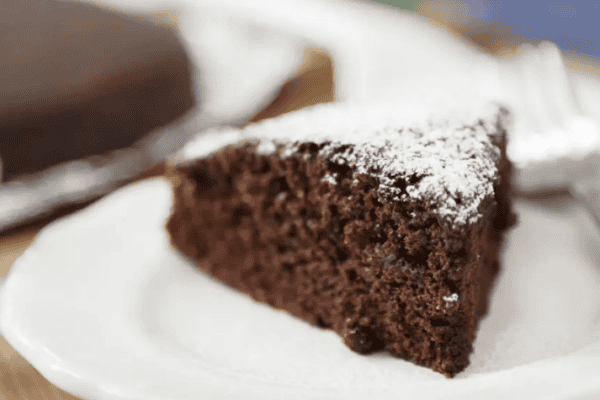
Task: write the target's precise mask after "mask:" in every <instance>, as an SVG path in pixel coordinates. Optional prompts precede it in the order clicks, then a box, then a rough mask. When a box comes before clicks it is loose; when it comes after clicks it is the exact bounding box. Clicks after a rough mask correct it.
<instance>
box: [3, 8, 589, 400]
mask: <svg viewBox="0 0 600 400" xmlns="http://www.w3.org/2000/svg"><path fill="white" fill-rule="evenodd" d="M349 1H352V0H349ZM26 3H27V4H34V3H31V2H27V1H24V2H22V4H26ZM200 3H202V4H203V5H205V6H206V9H203V8H202V6H199V5H198V6H196V8H194V7H192V9H193V11H194V13H196V14H194V15H198V17H199V18H200V17H201V16H202V13H203V12H204V11H206V15H208V16H210V18H211V20H213V22H214V23H213V24H212V25H211V24H209V23H207V24H206V25H203V24H202V23H199V22H198V23H196V21H194V20H191V21H190V18H189V15H188V18H187V19H186V16H185V14H184V13H185V12H186V10H187V8H186V4H185V2H184V3H172V4H171V3H169V2H164V1H156V2H152V1H148V2H143V3H142V2H137V1H135V0H128V1H119V2H117V1H114V2H113V1H100V0H98V1H97V2H95V3H94V4H100V5H101V8H103V9H104V8H106V9H119V10H121V12H126V13H129V15H131V18H133V19H135V20H136V21H142V22H141V24H142V25H140V26H141V27H144V28H143V29H150V28H148V27H152V26H155V27H161V29H162V30H160V32H159V33H156V34H158V35H162V36H161V37H165V38H166V37H167V36H168V35H172V36H173V37H174V38H176V39H173V40H174V41H171V42H169V41H170V40H171V39H165V43H167V42H168V43H171V44H172V45H173V46H176V45H175V42H176V41H177V40H179V41H180V44H181V43H182V44H183V45H182V46H183V48H185V50H186V51H187V52H188V53H189V58H190V60H191V62H192V63H193V64H194V63H195V64H199V65H200V68H199V72H197V71H196V72H195V70H193V68H192V70H191V71H188V72H187V73H188V74H189V75H190V76H189V77H187V78H184V79H183V80H184V81H186V79H187V81H186V82H187V83H186V84H187V85H188V88H187V89H185V90H186V91H187V92H186V93H187V94H186V96H187V100H186V102H184V103H185V104H183V103H182V105H181V107H180V108H179V109H177V110H175V111H173V113H172V115H171V114H170V115H169V116H166V117H165V118H164V119H162V120H156V121H155V122H154V123H153V124H149V125H148V126H147V127H146V128H145V130H139V131H136V133H135V134H132V137H131V138H130V140H129V142H128V143H122V142H119V143H117V144H115V143H110V140H108V139H107V140H106V142H103V140H102V136H100V138H99V140H98V141H97V145H96V146H95V147H94V148H93V151H92V152H90V151H87V150H86V151H87V152H86V151H82V152H81V154H77V155H75V156H73V157H71V158H72V159H69V156H65V157H63V158H62V159H57V161H56V162H49V163H48V164H40V165H39V167H38V168H32V167H31V165H29V164H27V165H22V166H20V167H18V166H15V165H16V164H15V165H11V166H10V168H8V169H7V167H6V166H5V171H6V170H9V171H10V174H8V175H7V174H6V173H5V182H4V183H3V184H2V185H1V186H0V229H1V230H2V232H3V233H2V234H1V235H0V276H5V275H6V274H7V273H8V271H9V269H10V266H11V264H12V262H13V261H14V260H15V259H16V258H17V257H18V256H19V255H21V254H22V253H23V251H24V250H25V249H26V248H27V247H28V246H29V245H30V244H31V242H32V241H33V240H34V239H35V235H36V233H37V232H38V231H39V230H40V229H41V228H43V227H44V226H45V225H46V224H48V223H50V222H51V221H53V220H55V219H57V218H61V217H63V216H65V215H69V214H71V213H73V212H74V211H77V210H79V209H81V208H83V207H85V206H87V205H89V204H90V203H91V202H94V201H95V200H97V199H98V198H100V197H102V196H103V195H105V194H106V193H109V192H111V191H112V190H115V189H117V188H118V187H120V186H122V185H124V184H126V183H129V182H132V181H136V180H140V179H147V178H149V177H154V176H159V175H161V174H162V173H163V171H164V159H166V158H167V157H169V155H170V154H172V153H173V152H174V151H176V150H177V149H178V148H179V147H180V146H181V145H182V144H183V143H184V141H185V139H186V138H189V137H191V136H193V135H194V134H196V133H197V132H198V131H199V130H202V129H205V128H207V127H210V126H215V125H220V124H223V123H227V124H234V125H243V124H246V123H252V122H256V121H260V120H263V119H266V118H271V117H274V116H277V115H281V114H283V113H286V112H291V111H294V110H297V109H300V108H303V107H307V106H311V105H315V104H318V103H326V102H331V101H334V100H336V99H338V98H339V97H340V96H343V95H344V93H343V90H341V89H344V88H341V87H340V85H339V84H340V82H341V79H342V78H340V77H339V76H337V75H336V67H339V66H341V65H343V63H342V62H340V61H339V60H340V58H338V56H340V55H341V56H340V57H342V56H344V54H345V53H344V51H345V48H343V46H341V47H340V49H341V50H340V51H339V52H336V51H332V49H334V50H337V49H335V46H330V47H328V44H331V43H333V42H334V41H335V40H337V38H336V36H335V34H334V33H331V32H329V31H327V32H325V31H324V33H323V37H328V38H329V39H327V40H330V41H327V40H325V39H324V40H323V43H324V45H323V46H320V45H319V43H316V44H315V40H316V41H317V42H318V40H319V37H318V36H313V37H308V38H307V36H306V35H305V36H303V35H302V34H300V33H302V32H309V31H311V29H313V28H311V23H312V22H311V20H310V19H307V20H306V24H305V25H306V27H305V29H304V28H303V27H302V26H298V27H296V34H294V32H286V33H285V34H283V33H279V32H278V31H277V30H276V27H277V24H276V23H275V22H273V24H272V25H271V26H269V27H268V29H267V28H265V29H262V28H260V24H261V23H262V22H261V21H263V22H264V21H266V18H267V13H265V17H264V18H265V19H264V20H262V19H261V18H260V15H259V16H257V17H256V18H255V19H254V20H253V21H252V24H253V25H251V26H253V27H254V28H252V30H251V32H252V35H250V36H251V38H250V39H248V40H249V42H239V43H238V42H236V40H237V38H239V37H240V35H241V36H242V37H244V36H248V35H247V33H248V32H249V31H248V30H247V28H245V27H241V26H239V25H236V24H235V23H233V24H232V23H231V20H229V19H228V18H229V16H226V15H221V14H219V13H223V12H224V11H223V10H225V8H224V7H221V8H219V7H217V5H216V4H217V3H214V7H212V6H210V4H209V5H206V4H208V3H210V1H208V2H200V1H199V2H198V4H200ZM225 3H226V2H225ZM246 3H249V4H251V3H253V2H252V1H248V2H246ZM261 3H264V2H262V1H261ZM284 3H285V4H286V5H289V6H290V7H292V8H293V7H294V6H292V5H291V4H293V3H290V2H282V3H281V4H284ZM301 3H303V1H299V2H298V4H301ZM322 3H324V4H325V3H327V4H329V5H327V7H326V9H327V10H335V4H337V3H338V2H337V1H333V0H332V1H331V2H329V1H328V0H324V1H323V2H322ZM339 3H340V4H342V3H345V2H344V1H340V2H339ZM359 3H368V2H367V1H366V0H365V1H364V2H360V1H359ZM379 3H381V4H385V5H388V6H390V7H395V8H399V9H403V10H407V13H409V14H411V15H412V16H414V17H416V18H417V19H418V20H419V21H426V24H429V25H433V26H436V27H438V28H439V27H442V28H443V29H442V30H443V31H445V32H449V33H450V35H451V37H453V38H454V39H450V38H446V37H445V36H443V35H442V36H439V39H440V40H447V41H448V43H454V41H455V42H457V43H459V44H460V46H463V45H464V46H466V47H465V49H466V48H467V47H473V48H476V49H478V50H479V51H481V52H482V53H484V54H487V55H490V56H493V57H494V58H497V59H507V58H511V57H513V56H514V55H515V54H516V53H518V49H519V46H521V45H523V44H525V43H532V44H538V43H540V42H541V41H549V42H552V43H554V44H555V45H556V46H558V48H559V49H561V50H562V51H563V52H564V57H565V59H564V62H565V64H566V65H567V66H568V67H569V68H571V70H574V71H578V72H581V73H585V74H588V75H590V76H600V69H598V68H597V65H598V60H599V57H600V47H598V44H597V41H598V40H600V33H599V32H600V31H599V30H598V27H597V26H598V21H599V20H600V9H599V5H600V1H596V2H594V1H583V0H578V1H577V0H573V1H569V2H566V1H563V2H558V1H532V2H524V1H518V0H464V1H450V0H430V1H422V0H419V1H417V0H414V1H413V0H381V1H379ZM7 4H8V6H10V4H11V2H5V3H0V15H1V14H4V15H5V17H4V18H5V19H4V20H2V19H0V53H1V51H5V52H7V54H9V53H8V52H9V51H13V50H14V47H15V46H12V45H9V43H10V42H11V40H12V39H10V40H9V39H7V38H9V35H8V33H7V32H9V28H7V27H10V26H12V25H10V24H9V22H8V19H6V15H8V14H7V12H6V9H3V7H8V6H7ZM14 4H17V5H18V2H15V3H14ZM315 4H317V3H315ZM187 5H188V6H189V4H187ZM15 7H16V6H15ZM34 8H35V7H34ZM282 8H284V6H282ZM57 12H59V13H60V11H57ZM33 14H35V15H36V16H35V18H43V15H42V16H40V15H39V13H37V14H36V13H33ZM33 14H31V15H30V14H25V13H22V14H19V13H16V14H14V15H12V16H11V17H10V18H12V19H14V18H15V15H17V16H19V15H21V16H22V17H23V21H22V22H23V24H25V25H23V24H21V25H19V26H20V28H19V29H17V30H16V31H15V32H21V33H22V32H27V31H28V29H29V30H30V31H31V32H33V30H34V28H32V27H31V26H28V25H27V18H32V19H33V18H34V16H33ZM57 15H58V14H57ZM215 16H216V17H215ZM0 18H2V17H0ZM69 18H74V17H69V16H68V13H66V11H65V14H64V19H65V20H66V21H67V23H66V25H70V26H71V28H70V29H74V28H73V27H78V28H77V29H80V31H78V32H79V34H78V38H79V39H81V38H83V39H85V37H86V35H87V34H88V33H85V34H83V33H82V32H87V30H86V29H85V27H82V26H81V21H78V20H77V19H76V18H75V19H73V20H72V21H70V22H69ZM219 18H222V21H224V22H223V23H221V24H219V21H220V19H219ZM332 18H333V19H335V18H334V17H332ZM352 18H357V21H359V20H360V16H353V17H352ZM201 21H202V22H204V21H205V20H201ZM215 21H216V22H215ZM87 22H88V23H89V22H90V21H87ZM405 22H406V26H397V27H396V28H395V29H396V30H394V32H397V34H398V37H393V38H391V39H390V40H391V41H398V42H400V41H402V40H406V41H407V42H411V43H413V42H414V43H416V44H415V46H416V47H419V46H422V45H421V42H419V40H417V38H416V36H415V35H416V34H418V33H419V32H420V30H421V29H423V30H424V31H427V32H429V31H428V29H427V28H426V25H422V24H420V23H418V22H414V18H412V17H411V18H408V19H406V21H405ZM66 25H65V26H66ZM140 26H138V28H139V29H142V28H140ZM257 26H259V28H256V27H257ZM23 27H24V28H23ZM138 28H136V29H138ZM3 29H4V30H3ZM236 29H239V32H238V31H236ZM403 29H404V30H403ZM292 30H293V29H292ZM124 32H125V31H124ZM167 32H168V33H167ZM240 32H241V33H240ZM298 32H300V33H298ZM403 32H406V34H407V35H410V37H407V38H403V37H402V35H403ZM415 32H416V33H415ZM12 33H14V32H12ZM149 34H150V35H151V34H152V33H149ZM307 35H308V34H307ZM327 35H330V36H327ZM435 35H438V33H437V31H436V32H433V33H432V34H431V38H433V39H432V40H438V36H435ZM25 36H27V35H25ZM34 36H35V35H34ZM417 36H418V35H417ZM425 36H426V35H425ZM232 38H233V39H235V40H232ZM83 39H82V40H83ZM23 40H24V43H25V44H28V45H32V43H34V41H33V39H32V37H26V39H23ZM82 40H80V41H79V42H78V43H79V44H80V46H81V47H80V48H78V52H79V53H81V52H83V53H86V51H87V50H86V48H87V47H86V44H85V40H83V41H82ZM250 40H251V41H250ZM224 42H225V43H227V45H223V43H224ZM236 43H238V45H236ZM249 43H250V45H248V44H249ZM423 43H426V42H423ZM90 46H91V44H90ZM236 46H237V47H236ZM460 46H459V45H457V50H456V51H464V52H465V54H467V53H468V51H467V50H465V49H463V48H462V47H460ZM7 49H8V50H7ZM11 49H12V50H11ZM121 50H122V49H121ZM417 50H418V49H417ZM417 50H415V51H417ZM421 50H422V52H417V53H414V54H409V56H410V57H412V61H411V62H413V63H415V64H418V62H419V56H420V55H423V57H424V58H423V59H426V60H427V57H431V55H429V56H426V54H427V52H428V50H430V49H428V48H422V49H421ZM123 51H124V52H123V53H122V55H124V57H125V60H126V58H127V52H126V51H125V50H123ZM10 54H17V53H10ZM132 54H133V53H132ZM469 54H470V53H469ZM213 55H214V57H215V60H217V59H218V61H219V62H216V61H214V62H213V61H212V59H211V58H210V57H212V56H213ZM448 55H449V56H451V54H450V53H449V54H448ZM45 57H48V55H46V56H45ZM173 57H175V56H173ZM177 57H179V56H177ZM177 57H176V58H177ZM203 57H204V58H203ZM439 57H440V60H442V61H441V67H442V68H444V64H443V61H444V60H445V58H443V56H442V55H441V54H440V56H439ZM342 58H343V57H342ZM432 59H435V55H434V56H433V58H432ZM206 60H209V61H208V62H207V61H206ZM240 60H242V61H243V62H244V63H246V64H244V65H245V66H247V68H244V69H243V71H244V73H239V74H238V73H237V72H235V71H233V70H231V71H232V72H231V75H230V76H227V79H228V80H230V81H231V82H233V83H232V85H233V84H234V83H235V85H237V86H236V87H235V88H236V90H239V91H240V92H241V94H239V93H238V94H237V96H238V97H235V96H234V95H232V94H231V93H226V94H221V93H220V92H218V90H220V88H221V87H222V85H221V86H219V85H218V84H214V83H211V82H206V81H203V79H204V78H203V77H205V76H216V77H220V76H225V75H219V74H225V73H226V72H228V71H229V70H228V68H231V66H232V65H235V64H236V63H240V62H242V61H240ZM257 60H258V61H257ZM122 61H123V60H121V62H122ZM0 62H1V63H5V64H4V65H5V67H6V66H8V67H13V69H14V70H17V68H14V66H15V63H16V61H15V60H12V59H10V58H9V57H4V58H2V61H0ZM148 62H149V63H152V62H154V61H148ZM203 63H204V64H203ZM254 64H256V65H255V66H254V67H253V65H254ZM8 67H7V68H8ZM49 68H50V67H49ZM105 68H107V70H111V68H112V69H114V67H111V66H106V67H105ZM203 68H204V69H203ZM356 69H357V70H358V73H359V75H360V72H361V67H360V66H358V67H356ZM459 69H460V68H459ZM61 71H62V72H61V73H63V72H64V70H61ZM157 71H158V70H157ZM236 71H237V70H236ZM348 71H349V72H348V73H349V74H350V73H352V72H353V71H352V69H351V68H349V69H348ZM88 72H89V71H88ZM134 72H135V71H133V72H128V73H134ZM159 72H160V71H159ZM159 72H157V74H159V75H160V73H159ZM338 72H339V71H338ZM354 72H356V71H354ZM64 73H68V71H67V72H64ZM73 73H75V72H73ZM97 73H98V75H99V76H100V75H104V72H103V71H97ZM203 74H204V75H203ZM211 74H213V75H211ZM59 75H60V74H59ZM48 76H49V77H50V76H54V75H52V74H50V73H49V75H48ZM61 76H62V75H61ZM82 76H83V75H82ZM90 76H91V75H90ZM257 77H258V78H257ZM63 78H64V76H63ZM63 78H60V79H63ZM48 79H50V78H48ZM53 79H54V78H53ZM64 79H70V78H69V77H67V78H64ZM148 79H150V78H148ZM0 82H2V81H1V80H0ZM114 82H117V83H118V84H115V85H116V86H115V85H113V86H111V90H112V91H115V93H116V92H119V90H121V89H122V88H124V87H129V86H130V84H131V83H130V82H129V80H127V79H125V80H123V81H118V79H117V80H115V81H114ZM119 82H120V83H119ZM147 82H148V81H143V82H142V84H141V86H147ZM215 82H217V83H218V81H217V80H215ZM365 82H371V81H369V80H368V79H366V80H365ZM45 83H47V82H42V85H43V84H45ZM163 83H164V82H162V83H161V84H163ZM251 83H252V84H251ZM172 84H173V85H176V84H177V83H172ZM128 85H129V86H128ZM211 85H212V86H211ZM245 85H248V86H247V87H246V86H245ZM252 85H254V86H252ZM92 86H93V85H91V86H90V89H89V90H92V89H91V87H92ZM255 86H260V87H262V88H263V91H262V92H261V93H262V94H261V96H257V97H256V98H255V99H253V101H252V102H251V104H246V103H244V104H241V103H240V105H239V107H237V108H236V105H237V103H235V102H236V101H238V100H239V98H246V99H247V98H248V95H247V94H245V93H244V92H243V90H242V89H244V88H247V90H248V93H252V90H255ZM584 86H585V84H584ZM599 87H600V86H599ZM340 88H341V89H340ZM5 89H6V88H3V87H1V86H0V93H3V92H4V93H8V90H5ZM86 90H88V89H86ZM128 90H133V89H131V87H129V89H128ZM135 90H138V89H135ZM135 90H134V92H135ZM139 90H140V91H139V92H135V93H131V92H130V93H129V94H128V96H130V97H129V98H130V99H133V98H139V99H141V100H140V101H139V102H138V103H139V104H138V106H140V107H144V104H146V103H147V102H145V101H144V96H150V95H151V93H149V92H143V91H141V89H139ZM344 90H345V89H344ZM188 92H189V93H188ZM11 93H12V92H11ZM33 93H34V96H35V90H34V91H33ZM599 95H600V93H599ZM135 96H138V97H135ZM211 96H212V97H211ZM92 97H93V96H92ZM52 101H54V100H52ZM157 101H158V100H157ZM25 103H26V101H25V100H24V103H23V104H25ZM156 104H158V103H156ZM156 104H154V107H156ZM198 104H199V105H198ZM222 104H229V105H231V107H232V110H233V111H231V112H230V113H226V112H224V111H222V110H221V109H220V108H219V107H220V106H221V105H222ZM13 106H14V104H13ZM21 106H22V105H19V107H21ZM23 107H24V106H23ZM23 107H21V108H18V107H17V108H18V109H19V110H21V111H22V112H24V113H27V112H29V111H27V110H25V108H23ZM599 107H600V106H599ZM84 111H85V110H84ZM146 111H147V110H146ZM61 112H62V111H61ZM130 112H131V110H130ZM196 112H197V113H199V115H200V116H201V118H198V117H197V116H195V114H194V113H196ZM119 113H120V110H119V109H115V110H112V111H110V112H108V111H107V115H110V116H118V115H120V114H119ZM133 113H134V114H135V113H137V111H134V112H133ZM0 114H1V113H0ZM13 114H14V113H13ZM13 114H10V115H11V117H10V118H13V116H14V115H13ZM67 114H68V113H67ZM150 114H152V113H150ZM150 114H149V115H150ZM2 115H4V116H5V118H7V119H10V118H9V117H6V115H8V114H6V115H5V114H2ZM27 115H29V114H27ZM61 115H62V114H61ZM120 118H122V116H121V117H120ZM0 119H1V118H0ZM29 119H31V118H30V117H27V119H26V120H29ZM0 122H1V121H0ZM11 126H13V125H11ZM17 128H19V127H17ZM17 128H14V129H17ZM111 129H112V128H111ZM6 132H7V131H4V132H3V133H2V134H3V135H4V136H5V141H4V142H3V143H8V142H7V141H6V140H7V139H6V135H7V134H6ZM95 134H97V132H96V133H95ZM108 136H109V135H107V137H108ZM95 137H97V136H95ZM174 137H175V139H177V140H175V139H174ZM34 138H35V136H34ZM60 140H64V138H62V139H60ZM60 140H58V142H60ZM136 140H140V141H136ZM64 146H65V147H66V146H69V143H66V142H65V143H64ZM122 147H125V150H122V149H121V148H122ZM15 148H16V147H15ZM10 149H11V146H10V145H9V144H5V145H4V148H0V157H2V159H3V160H4V161H5V163H6V160H16V159H18V156H19V153H15V154H8V152H9V151H10ZM42 150H43V149H42ZM42 150H41V151H42ZM99 154H103V156H99ZM32 157H33V156H32ZM36 157H37V156H36ZM34 158H35V157H34ZM38 158H39V157H38ZM0 342H1V343H0V344H1V345H0V356H1V357H0V393H1V394H3V395H4V396H5V397H6V398H8V399H17V398H23V397H25V398H28V399H37V398H39V399H42V398H44V399H72V398H74V397H73V396H70V395H69V394H67V393H65V392H63V391H61V390H60V389H58V388H56V387H54V386H53V385H51V384H50V383H49V382H48V381H46V380H45V379H44V378H43V377H42V376H41V375H39V374H38V373H37V372H36V371H35V370H34V369H33V368H32V367H31V366H30V365H29V364H28V363H27V362H26V361H25V360H24V359H23V358H22V357H21V356H20V355H18V354H17V353H16V352H15V351H14V350H13V349H12V348H11V347H10V346H9V345H8V344H7V343H6V342H4V341H3V339H0Z"/></svg>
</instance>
